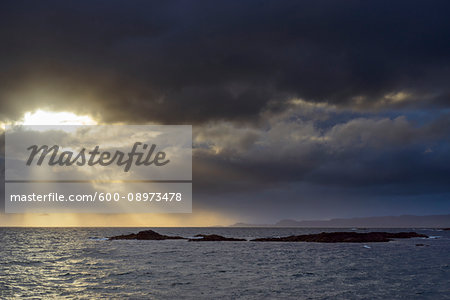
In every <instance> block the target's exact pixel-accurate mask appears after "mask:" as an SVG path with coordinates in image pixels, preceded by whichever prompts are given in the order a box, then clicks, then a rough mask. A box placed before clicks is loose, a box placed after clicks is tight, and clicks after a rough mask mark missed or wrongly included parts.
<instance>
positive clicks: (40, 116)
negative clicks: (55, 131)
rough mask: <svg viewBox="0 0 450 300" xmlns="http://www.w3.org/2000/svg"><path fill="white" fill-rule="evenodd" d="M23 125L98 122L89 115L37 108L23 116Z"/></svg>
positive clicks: (91, 123)
mask: <svg viewBox="0 0 450 300" xmlns="http://www.w3.org/2000/svg"><path fill="white" fill-rule="evenodd" d="M18 123H19V124H21V125H96V124H97V122H96V121H95V120H94V119H92V118H91V117H89V116H78V115H76V114H74V113H71V112H51V111H45V110H40V109H38V110H36V111H34V112H27V113H25V115H24V116H23V121H22V122H18Z"/></svg>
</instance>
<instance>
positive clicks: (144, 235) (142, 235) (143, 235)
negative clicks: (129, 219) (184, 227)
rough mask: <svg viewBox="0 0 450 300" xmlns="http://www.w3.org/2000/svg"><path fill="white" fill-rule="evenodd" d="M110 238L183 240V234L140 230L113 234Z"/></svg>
mask: <svg viewBox="0 0 450 300" xmlns="http://www.w3.org/2000/svg"><path fill="white" fill-rule="evenodd" d="M109 239H110V240H183V239H185V238H184V237H181V236H168V235H162V234H159V233H157V232H155V231H153V230H145V231H139V232H138V233H132V234H125V235H118V236H112V237H110V238H109Z"/></svg>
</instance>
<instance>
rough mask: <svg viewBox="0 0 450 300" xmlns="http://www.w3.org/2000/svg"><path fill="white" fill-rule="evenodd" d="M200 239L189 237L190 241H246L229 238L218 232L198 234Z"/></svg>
mask: <svg viewBox="0 0 450 300" xmlns="http://www.w3.org/2000/svg"><path fill="white" fill-rule="evenodd" d="M195 237H198V239H189V242H222V241H224V242H244V241H247V240H246V239H236V238H227V237H224V236H221V235H217V234H197V235H196V236H195Z"/></svg>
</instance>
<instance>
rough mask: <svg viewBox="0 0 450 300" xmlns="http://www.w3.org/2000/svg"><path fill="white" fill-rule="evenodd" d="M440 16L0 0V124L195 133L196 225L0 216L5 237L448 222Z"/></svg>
mask: <svg viewBox="0 0 450 300" xmlns="http://www.w3.org/2000/svg"><path fill="white" fill-rule="evenodd" d="M449 11H450V3H449V2H448V1H394V2H393V1H351V0H349V1H320V0H319V1H2V2H1V4H0V41H1V47H0V66H1V67H0V123H11V122H18V121H20V120H23V118H24V116H25V115H26V114H27V113H28V114H32V113H33V112H36V111H37V110H41V111H47V112H55V113H56V112H66V113H72V114H75V115H77V116H83V117H86V118H89V119H90V120H95V122H96V123H100V124H188V125H192V126H193V214H191V215H186V214H182V215H179V214H171V215H133V216H131V215H130V216H127V215H116V216H111V215H108V216H107V215H103V216H102V215H95V216H94V217H93V216H91V215H82V216H80V215H74V216H70V217H67V216H58V215H34V216H27V215H6V214H0V225H3V226H7V225H39V226H43V225H46V224H52V226H53V225H55V224H56V225H71V226H72V225H73V226H76V225H80V224H81V225H83V224H84V225H92V226H94V225H102V226H106V225H117V226H127V225H129V226H132V225H160V226H163V225H167V226H210V225H228V224H232V223H233V222H240V221H243V222H254V223H270V222H276V221H278V220H280V219H284V218H292V219H297V220H305V219H328V218H336V217H364V216H381V215H401V214H416V215H427V214H446V213H450V184H449V182H450V84H449V82H450V80H449V79H450V51H449V50H450V18H448V12H449ZM3 139H4V135H3V136H2V143H4V141H3ZM2 148H3V147H2ZM2 151H3V150H2ZM0 163H1V164H2V169H4V159H3V157H2V159H1V160H0ZM2 176H3V175H2ZM1 189H3V187H1ZM0 192H1V194H3V190H1V191H0ZM2 200H3V201H4V199H2ZM56 225H55V226H56Z"/></svg>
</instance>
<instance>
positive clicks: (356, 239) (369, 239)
mask: <svg viewBox="0 0 450 300" xmlns="http://www.w3.org/2000/svg"><path fill="white" fill-rule="evenodd" d="M414 237H425V238H426V237H428V236H426V235H424V234H419V233H416V232H399V233H390V232H367V233H360V232H322V233H319V234H303V235H291V236H287V237H279V238H259V239H254V240H252V241H254V242H316V243H374V242H389V241H391V240H392V239H408V238H414Z"/></svg>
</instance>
